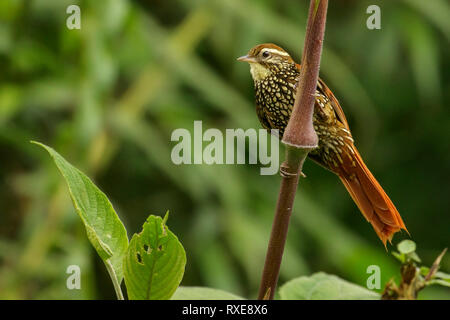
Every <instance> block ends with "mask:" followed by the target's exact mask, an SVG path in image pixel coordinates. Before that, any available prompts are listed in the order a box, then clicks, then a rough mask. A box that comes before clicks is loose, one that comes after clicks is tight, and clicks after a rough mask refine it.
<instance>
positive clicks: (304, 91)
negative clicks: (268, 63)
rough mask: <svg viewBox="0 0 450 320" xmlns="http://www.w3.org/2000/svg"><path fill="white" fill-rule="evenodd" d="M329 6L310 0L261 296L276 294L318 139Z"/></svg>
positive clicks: (326, 2)
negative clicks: (298, 196)
mask: <svg viewBox="0 0 450 320" xmlns="http://www.w3.org/2000/svg"><path fill="white" fill-rule="evenodd" d="M327 7H328V0H311V2H310V7H309V14H308V24H307V27H306V37H305V46H304V49H303V56H302V67H301V70H300V81H299V84H298V90H297V95H296V98H295V104H294V108H293V110H292V115H291V118H290V120H289V123H288V125H287V127H286V130H285V133H284V135H283V139H282V142H283V143H284V144H285V145H286V160H285V162H284V163H283V164H282V165H281V168H280V172H281V173H282V180H281V187H280V193H279V195H278V202H277V207H276V211H275V217H274V221H273V225H272V232H271V235H270V240H269V245H268V248H267V254H266V261H265V264H264V270H263V274H262V279H261V285H260V288H259V294H258V299H273V297H274V294H275V288H276V285H277V282H278V276H279V273H280V266H281V260H282V257H283V251H284V246H285V243H286V237H287V232H288V227H289V220H290V217H291V213H292V206H293V204H294V199H295V193H296V191H297V185H298V180H299V174H300V172H301V170H302V167H303V162H304V161H305V159H306V156H307V155H308V153H309V151H311V150H312V149H314V148H316V147H317V143H318V138H317V134H316V132H315V131H314V127H313V124H312V116H313V111H314V101H315V99H314V96H315V92H316V87H317V80H318V78H319V65H320V55H321V53H322V42H323V36H324V32H325V21H326V13H327Z"/></svg>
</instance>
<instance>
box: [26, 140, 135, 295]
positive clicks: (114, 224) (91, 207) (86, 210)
mask: <svg viewBox="0 0 450 320" xmlns="http://www.w3.org/2000/svg"><path fill="white" fill-rule="evenodd" d="M33 143H35V144H37V145H39V146H41V147H42V148H44V149H45V150H47V151H48V153H49V154H50V156H51V157H52V158H53V161H54V162H55V164H56V166H57V167H58V169H59V171H60V172H61V174H62V175H63V177H64V179H65V181H66V183H67V186H68V187H69V193H70V197H71V198H72V201H73V206H74V207H75V210H76V212H77V213H78V215H79V216H80V218H81V221H82V222H83V224H84V226H85V228H86V233H87V236H88V238H89V241H90V242H91V244H92V246H93V247H94V248H95V250H96V251H97V253H98V255H99V256H100V257H101V258H102V260H103V262H104V263H105V265H106V268H107V269H108V272H109V275H110V276H111V280H112V281H113V283H114V287H115V288H116V290H117V294H118V297H121V293H120V283H121V282H122V278H123V269H122V264H123V259H124V257H125V252H126V250H127V247H128V237H127V232H126V230H125V227H124V226H123V224H122V222H121V221H120V219H119V217H118V216H117V214H116V212H115V211H114V208H113V207H112V205H111V202H109V200H108V198H107V197H106V195H105V194H104V193H103V192H102V191H101V190H100V189H99V188H97V186H96V185H95V184H94V183H93V182H92V181H91V179H89V178H88V177H87V176H86V175H85V174H84V173H82V172H81V171H80V170H78V169H77V168H75V167H74V166H72V165H71V164H70V163H69V162H67V161H66V160H65V159H64V158H63V157H61V155H59V154H58V153H57V152H56V151H55V150H53V149H52V148H50V147H48V146H46V145H44V144H42V143H39V142H33Z"/></svg>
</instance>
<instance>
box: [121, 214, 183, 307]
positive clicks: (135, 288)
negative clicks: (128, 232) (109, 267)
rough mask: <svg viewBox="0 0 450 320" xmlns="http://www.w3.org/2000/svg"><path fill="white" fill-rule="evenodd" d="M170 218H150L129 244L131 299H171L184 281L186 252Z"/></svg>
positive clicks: (127, 269)
mask: <svg viewBox="0 0 450 320" xmlns="http://www.w3.org/2000/svg"><path fill="white" fill-rule="evenodd" d="M167 217H168V214H166V216H165V217H164V220H163V219H161V217H158V216H154V215H151V216H149V217H148V219H147V221H146V222H145V223H144V226H143V227H142V232H141V233H139V234H135V235H133V238H132V239H131V241H130V245H129V247H128V251H127V254H126V256H125V258H124V276H125V284H126V287H127V292H128V298H129V299H130V300H165V299H169V298H170V297H171V296H172V295H173V293H174V292H175V290H176V289H177V288H178V285H179V284H180V282H181V279H182V278H183V274H184V268H185V266H186V253H185V251H184V248H183V246H182V245H181V243H180V242H179V241H178V238H177V237H176V236H175V235H174V234H173V233H172V232H171V231H170V230H169V228H168V227H167V226H166V221H167Z"/></svg>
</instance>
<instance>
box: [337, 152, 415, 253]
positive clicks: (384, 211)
mask: <svg viewBox="0 0 450 320" xmlns="http://www.w3.org/2000/svg"><path fill="white" fill-rule="evenodd" d="M352 149H353V151H354V153H353V157H352V158H353V160H354V161H352V163H351V164H348V163H346V165H345V166H344V168H343V169H344V170H343V172H339V173H338V175H339V178H340V179H341V181H342V182H343V184H344V186H345V188H347V190H348V192H349V193H350V195H351V197H352V198H353V201H355V203H356V204H357V206H358V208H359V210H361V213H362V214H363V215H364V217H365V218H366V220H367V221H368V222H370V224H372V226H373V228H374V229H375V232H376V233H377V235H378V237H379V238H380V240H381V241H382V242H383V244H384V246H385V247H386V241H387V240H389V242H390V243H391V240H392V236H393V235H394V234H395V233H396V232H397V231H400V230H401V229H404V230H405V231H406V232H408V230H407V229H406V227H405V224H404V223H403V220H402V218H401V216H400V214H399V213H398V211H397V209H396V208H395V206H394V204H393V203H392V201H391V199H389V197H388V195H387V194H386V192H384V190H383V188H382V187H381V185H380V184H379V183H378V181H377V180H376V179H375V177H374V176H373V175H372V173H371V172H370V171H369V169H368V168H367V166H366V165H365V164H364V161H363V160H362V158H361V156H360V154H359V153H358V150H356V148H355V147H354V146H353V148H352ZM408 234H409V233H408Z"/></svg>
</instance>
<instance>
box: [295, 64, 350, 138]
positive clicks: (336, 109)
mask: <svg viewBox="0 0 450 320" xmlns="http://www.w3.org/2000/svg"><path fill="white" fill-rule="evenodd" d="M296 67H297V69H298V70H299V72H300V67H301V66H300V65H299V64H296ZM296 80H297V81H298V79H296ZM317 90H318V91H320V92H321V93H322V94H323V95H325V97H327V98H328V99H329V100H330V104H331V106H332V107H333V110H334V113H335V114H336V117H337V118H338V120H339V121H340V122H341V123H342V124H343V125H344V126H345V128H346V129H347V130H349V131H350V128H349V126H348V122H347V118H346V117H345V114H344V110H342V108H341V105H340V104H339V101H337V99H336V97H335V96H334V94H333V92H331V90H330V89H329V88H328V87H327V85H326V84H325V82H324V81H323V80H322V79H320V78H319V81H318V82H317Z"/></svg>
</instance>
